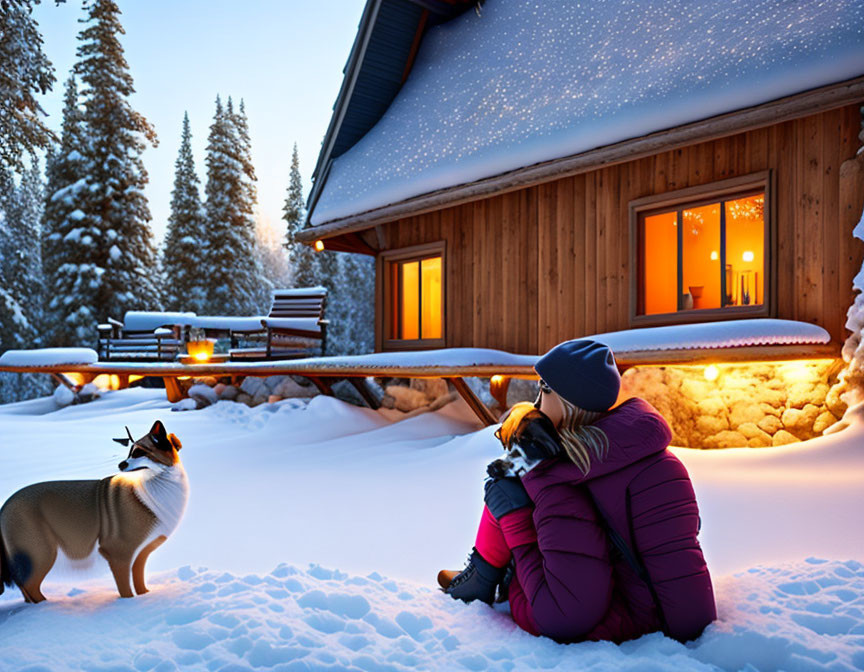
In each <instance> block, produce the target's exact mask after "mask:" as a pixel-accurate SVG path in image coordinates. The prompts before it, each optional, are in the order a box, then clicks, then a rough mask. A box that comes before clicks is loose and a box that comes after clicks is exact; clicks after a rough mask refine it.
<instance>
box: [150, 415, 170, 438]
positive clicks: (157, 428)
mask: <svg viewBox="0 0 864 672" xmlns="http://www.w3.org/2000/svg"><path fill="white" fill-rule="evenodd" d="M150 435H151V436H153V437H154V438H155V439H156V440H157V441H160V442H161V441H162V439H167V438H168V436H167V434H166V433H165V425H163V424H162V421H161V420H157V421H156V422H154V423H153V426H152V427H151V428H150Z"/></svg>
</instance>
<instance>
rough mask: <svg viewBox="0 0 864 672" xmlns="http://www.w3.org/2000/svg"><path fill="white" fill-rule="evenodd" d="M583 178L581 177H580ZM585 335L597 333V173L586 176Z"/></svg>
mask: <svg viewBox="0 0 864 672" xmlns="http://www.w3.org/2000/svg"><path fill="white" fill-rule="evenodd" d="M580 177H581V176H580ZM584 245H585V264H584V266H583V267H582V268H583V273H584V283H585V334H584V335H588V334H595V333H597V327H598V320H597V292H598V286H599V283H598V282H597V277H598V276H597V273H598V269H597V172H596V171H595V172H593V173H588V174H587V175H585V243H584Z"/></svg>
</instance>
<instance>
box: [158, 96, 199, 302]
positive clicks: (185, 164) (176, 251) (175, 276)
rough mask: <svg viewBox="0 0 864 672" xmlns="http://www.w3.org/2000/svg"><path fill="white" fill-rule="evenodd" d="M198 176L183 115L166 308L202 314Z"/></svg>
mask: <svg viewBox="0 0 864 672" xmlns="http://www.w3.org/2000/svg"><path fill="white" fill-rule="evenodd" d="M198 184H199V181H198V175H196V173H195V160H194V158H193V156H192V132H191V131H190V129H189V115H188V113H187V114H184V115H183V135H182V138H181V141H180V151H179V153H178V154H177V160H176V161H175V163H174V190H173V191H172V192H171V215H170V217H169V218H168V232H167V234H166V236H165V250H164V253H163V262H162V266H163V270H164V273H165V277H166V283H165V303H166V306H165V307H166V308H167V309H168V310H190V311H193V312H198V313H203V312H204V311H205V309H206V303H207V287H206V284H205V283H206V274H205V254H206V252H205V247H206V243H207V239H206V237H205V235H204V211H203V208H202V206H201V200H200V197H199V195H198Z"/></svg>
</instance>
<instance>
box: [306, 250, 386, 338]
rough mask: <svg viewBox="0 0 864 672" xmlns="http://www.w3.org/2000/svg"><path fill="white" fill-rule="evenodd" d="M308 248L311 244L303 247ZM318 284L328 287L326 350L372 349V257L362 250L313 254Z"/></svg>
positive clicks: (373, 270) (373, 282) (373, 309)
mask: <svg viewBox="0 0 864 672" xmlns="http://www.w3.org/2000/svg"><path fill="white" fill-rule="evenodd" d="M306 249H310V248H306ZM316 260H317V264H318V266H317V270H318V276H317V284H320V285H323V286H324V287H326V288H327V318H328V319H329V320H330V327H329V328H328V331H327V353H328V354H331V355H356V354H363V353H367V352H371V351H372V350H373V347H374V344H373V336H374V333H375V327H374V312H375V304H374V296H375V293H374V291H375V261H374V259H373V258H371V257H367V256H365V255H362V254H347V253H344V252H329V251H326V250H325V251H323V252H319V253H317V254H316Z"/></svg>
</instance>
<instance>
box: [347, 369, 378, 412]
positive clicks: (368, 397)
mask: <svg viewBox="0 0 864 672" xmlns="http://www.w3.org/2000/svg"><path fill="white" fill-rule="evenodd" d="M348 382H349V383H351V385H353V386H354V389H355V390H357V392H359V394H360V396H361V397H363V401H365V402H366V405H367V406H368V407H369V408H371V409H372V410H373V411H377V410H378V409H379V408H381V404H380V403H379V401H378V400H377V399H376V398H375V395H374V394H372V391H371V390H370V389H369V384H368V383H367V382H366V379H365V378H355V377H351V378H348Z"/></svg>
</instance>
